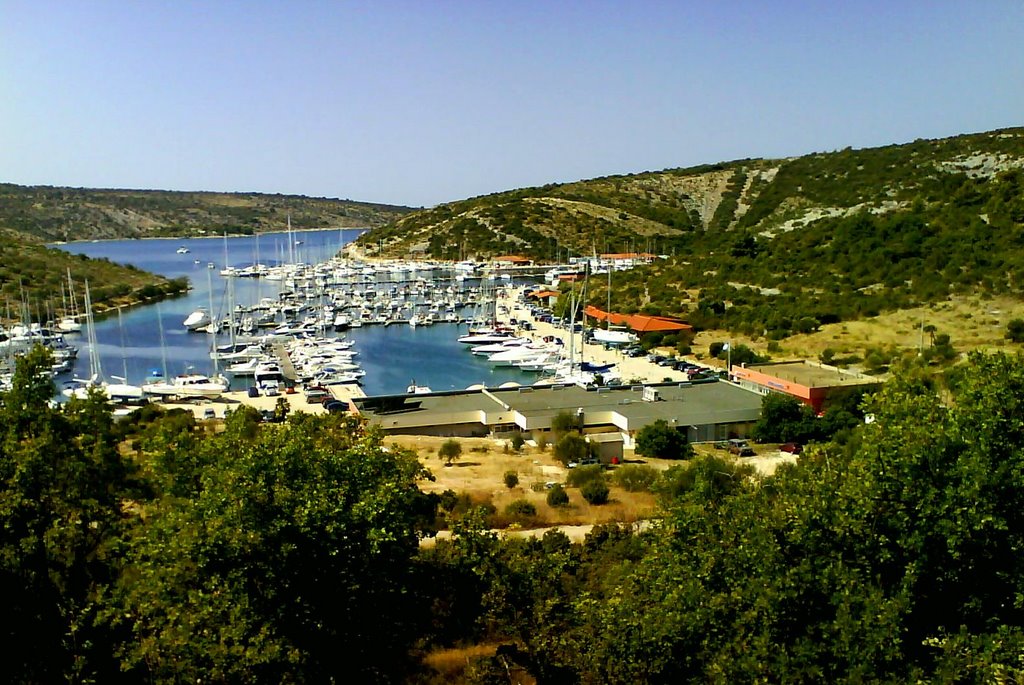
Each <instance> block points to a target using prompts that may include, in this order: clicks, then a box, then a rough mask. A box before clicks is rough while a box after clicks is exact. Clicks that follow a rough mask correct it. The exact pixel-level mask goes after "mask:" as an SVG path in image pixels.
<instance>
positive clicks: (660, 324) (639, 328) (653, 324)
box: [583, 305, 693, 333]
mask: <svg viewBox="0 0 1024 685" xmlns="http://www.w3.org/2000/svg"><path fill="white" fill-rule="evenodd" d="M583 313H584V314H586V315H587V316H589V317H591V318H593V319H597V320H598V321H608V322H610V323H612V324H614V325H619V326H622V325H625V326H629V328H631V329H632V330H634V331H636V332H638V333H650V332H651V331H688V330H691V329H692V328H693V326H691V325H690V324H688V323H686V322H684V321H683V320H682V319H676V318H673V317H671V316H648V315H646V314H617V313H615V312H610V313H609V312H605V311H602V310H600V309H598V308H597V307H594V306H591V305H588V306H587V307H585V308H584V309H583Z"/></svg>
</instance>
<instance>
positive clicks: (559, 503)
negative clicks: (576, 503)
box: [546, 483, 569, 507]
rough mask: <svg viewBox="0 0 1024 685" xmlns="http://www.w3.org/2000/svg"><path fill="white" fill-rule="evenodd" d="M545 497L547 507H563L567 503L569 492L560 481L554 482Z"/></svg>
mask: <svg viewBox="0 0 1024 685" xmlns="http://www.w3.org/2000/svg"><path fill="white" fill-rule="evenodd" d="M546 499H547V503H548V506H549V507H564V506H565V505H567V504H568V503H569V493H567V492H566V491H565V488H563V487H562V485H561V484H560V483H555V484H554V485H552V486H551V488H550V489H549V490H548V494H547V498H546Z"/></svg>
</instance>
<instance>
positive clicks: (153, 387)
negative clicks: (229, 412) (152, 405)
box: [142, 372, 230, 397]
mask: <svg viewBox="0 0 1024 685" xmlns="http://www.w3.org/2000/svg"><path fill="white" fill-rule="evenodd" d="M229 386H230V382H229V381H228V379H227V378H225V377H224V376H222V375H220V374H218V375H216V376H207V375H206V374H202V373H192V372H186V373H182V374H178V375H177V376H174V377H173V378H171V379H164V378H157V377H154V378H152V379H151V381H150V382H149V383H144V384H143V385H142V391H143V392H144V393H146V394H147V395H157V396H162V397H220V396H221V395H223V394H224V393H225V392H227V391H228V388H229Z"/></svg>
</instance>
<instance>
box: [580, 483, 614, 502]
mask: <svg viewBox="0 0 1024 685" xmlns="http://www.w3.org/2000/svg"><path fill="white" fill-rule="evenodd" d="M580 494H581V495H583V499H585V500H587V502H589V503H590V504H604V503H606V502H607V501H608V486H607V485H606V484H605V482H604V479H603V478H602V479H601V480H596V479H595V480H588V481H587V482H586V483H584V484H583V487H582V488H580Z"/></svg>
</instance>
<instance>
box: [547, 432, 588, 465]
mask: <svg viewBox="0 0 1024 685" xmlns="http://www.w3.org/2000/svg"><path fill="white" fill-rule="evenodd" d="M589 454H590V443H588V442H587V440H586V438H584V437H583V436H582V435H580V434H579V433H576V432H575V431H574V432H572V433H566V434H565V435H563V436H562V437H561V438H560V439H559V440H558V442H556V443H555V450H554V456H555V459H557V460H558V461H560V462H562V463H563V464H570V463H572V462H576V463H579V462H581V461H583V460H584V459H586V458H587V456H588V455H589Z"/></svg>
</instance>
